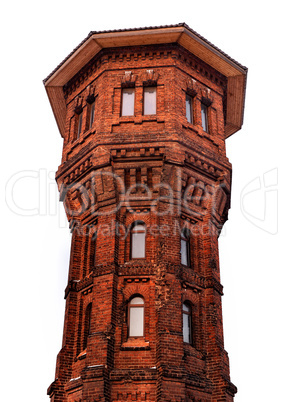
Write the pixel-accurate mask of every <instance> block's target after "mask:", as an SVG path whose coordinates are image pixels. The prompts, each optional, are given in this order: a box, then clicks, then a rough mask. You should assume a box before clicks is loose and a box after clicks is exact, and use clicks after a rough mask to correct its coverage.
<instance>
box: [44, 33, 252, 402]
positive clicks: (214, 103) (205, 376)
mask: <svg viewBox="0 0 283 402" xmlns="http://www.w3.org/2000/svg"><path fill="white" fill-rule="evenodd" d="M160 29H161V31H162V32H163V33H162V35H161V36H154V35H153V34H152V35H151V30H149V32H147V31H146V32H145V31H143V30H141V31H138V33H137V31H135V30H134V31H132V32H131V31H130V32H128V31H125V32H124V33H115V32H114V33H112V36H111V34H110V33H109V34H108V33H105V34H104V33H101V34H97V35H96V34H93V35H94V39H93V40H94V41H95V43H94V42H90V39H87V40H86V42H84V44H83V45H81V46H94V47H93V56H92V57H91V54H92V53H91V52H90V53H89V55H88V59H87V58H86V59H85V62H84V64H83V63H81V62H80V57H86V56H85V54H86V53H84V54H81V55H80V57H79V53H78V52H80V47H78V49H77V50H76V51H75V53H74V54H73V55H72V58H71V59H70V60H68V59H66V61H64V62H63V64H62V65H60V66H59V67H58V70H57V72H56V71H55V72H54V73H52V74H53V75H52V74H51V76H50V77H48V79H47V81H46V82H45V85H46V88H47V90H48V91H49V96H50V100H51V104H52V107H53V110H54V113H55V116H56V118H57V121H58V124H59V127H60V130H61V133H62V135H63V137H64V146H63V155H62V163H61V165H60V166H59V168H58V171H57V175H56V179H57V183H58V188H59V191H60V199H61V201H62V202H63V203H64V206H65V210H66V214H67V218H68V220H69V223H70V229H71V231H72V248H71V258H70V268H69V279H68V284H67V287H66V290H65V298H66V313H65V325H64V335H63V345H62V349H61V351H60V352H59V354H58V358H57V366H56V376H55V378H56V379H55V381H54V382H53V383H52V384H51V385H50V387H49V389H48V394H49V395H50V398H51V401H52V402H83V401H84V402H86V401H87V402H122V401H148V402H190V401H193V402H200V401H201V402H215V401H219V402H220V401H227V402H232V401H233V396H234V394H235V393H236V391H237V389H236V387H235V386H234V385H233V384H232V383H231V382H230V377H229V361H228V355H227V353H226V352H225V350H224V342H223V324H222V309H221V297H222V295H223V288H222V285H221V283H220V273H219V257H218V236H219V233H220V231H221V228H222V226H223V224H224V223H225V221H226V220H227V215H228V209H229V207H230V190H231V165H230V163H229V161H228V159H227V157H226V153H225V137H226V136H227V130H228V132H229V133H231V132H232V131H233V130H234V131H235V127H236V125H235V126H233V124H232V123H231V122H229V123H228V121H227V110H228V111H229V113H230V111H231V102H232V101H231V99H232V98H230V97H229V94H228V93H227V88H228V87H229V88H230V87H231V85H230V78H229V77H230V75H233V74H236V73H237V72H238V73H237V74H239V75H240V74H242V75H243V76H244V75H245V74H246V70H244V68H243V67H240V66H239V65H238V64H236V62H234V61H232V60H231V59H230V58H228V56H225V55H223V53H221V57H220V56H219V59H217V58H216V56H215V54H216V53H217V52H220V51H219V50H218V49H217V51H216V50H215V49H214V50H213V52H212V50H211V49H212V45H211V44H209V43H208V44H207V46H208V48H207V49H205V48H204V50H203V52H202V53H201V52H199V51H198V50H196V49H198V47H197V48H194V46H195V42H194V40H195V39H194V38H195V37H194V36H190V35H191V34H192V33H190V31H189V30H188V27H186V26H183V25H178V26H175V27H170V28H168V27H167V28H166V27H165V28H164V30H162V28H160ZM169 31H170V32H169ZM176 32H179V34H178V35H177V36H176ZM132 34H133V35H132ZM167 34H168V35H169V34H170V35H171V36H170V35H169V36H168V35H167ZM100 35H101V36H100ZM123 35H124V36H123ZM155 35H159V29H157V31H156V32H155ZM164 35H165V36H166V35H167V36H166V38H167V37H168V38H169V37H170V38H171V39H170V40H168V43H165V41H164V38H165V36H164ZM116 36H117V37H116ZM188 37H190V38H191V40H192V42H187V40H188ZM139 38H141V40H140V39H139ZM155 38H159V39H155ZM161 38H163V39H162V40H161ZM173 38H175V39H173ZM192 38H193V39H192ZM200 41H203V38H202V39H200ZM114 44H115V45H114ZM98 46H99V47H98ZM190 46H191V51H190ZM197 46H201V44H200V43H199V44H198V45H197ZM98 49H99V50H98ZM76 52H77V53H76ZM215 52H216V53H215ZM200 54H202V55H203V59H201V58H200V57H199V55H200ZM197 55H198V56H197ZM217 57H218V56H217ZM76 60H77V61H76ZM221 63H222V64H221ZM225 63H226V64H225ZM78 65H80V68H79V69H78V68H77V66H78ZM218 66H219V68H218ZM238 70H239V71H238ZM71 71H72V73H71ZM229 74H230V75H229ZM66 77H68V79H67V78H66ZM54 88H57V89H56V90H55V89H54ZM59 88H60V89H59ZM125 88H132V89H133V90H132V89H131V90H129V91H128V92H127V93H126V95H127V96H129V99H128V101H129V102H133V104H132V108H133V109H131V110H134V113H133V114H132V115H129V116H127V115H123V116H122V115H121V114H122V113H121V110H122V109H121V108H122V93H123V91H125V90H124V89H125ZM145 88H150V90H148V93H149V95H148V96H149V99H150V102H152V103H154V107H153V109H152V110H153V111H154V112H153V114H151V115H148V114H146V115H145V114H144V102H145ZM233 90H234V89H233V88H230V91H231V93H232V92H233ZM56 91H57V92H56ZM150 91H151V92H150ZM237 91H238V92H237V93H241V88H240V87H237ZM55 93H57V95H56V96H55V97H54V96H53V94H55ZM62 93H63V95H64V96H63V98H62ZM187 95H189V97H190V99H191V100H190V101H191V102H192V104H191V105H190V106H191V107H192V113H193V120H192V122H189V121H188V120H187V117H186V99H187V97H186V96H187ZM237 96H239V95H237ZM62 99H63V100H62ZM235 99H236V97H235ZM155 103H156V104H155ZM202 104H204V105H205V107H206V108H205V109H202ZM203 110H205V112H204V111H203ZM235 110H236V109H235ZM237 110H238V109H237ZM203 113H207V115H206V119H207V122H208V126H207V127H204V126H203ZM123 114H124V113H123ZM63 115H64V118H65V125H64V127H65V130H62V123H60V122H62V116H63ZM239 118H240V117H239V116H236V117H235V118H234V120H233V119H232V118H231V121H232V120H233V121H236V120H237V121H239ZM228 126H229V127H228ZM227 127H228V129H227ZM183 229H184V230H186V231H187V232H186V233H188V237H187V238H186V239H185V240H184V239H183V240H182V238H181V233H182V230H183ZM184 256H186V257H184ZM188 261H189V262H188ZM131 301H133V302H131ZM131 303H132V304H131ZM182 306H190V310H189V311H190V313H189V318H188V314H187V315H185V316H184V314H183V313H182V309H183V307H182ZM184 308H185V307H184ZM129 328H132V330H129ZM131 331H132V332H131ZM186 331H187V332H189V334H190V342H188V341H186V339H187V338H186V336H185V333H186ZM132 333H133V334H134V335H132Z"/></svg>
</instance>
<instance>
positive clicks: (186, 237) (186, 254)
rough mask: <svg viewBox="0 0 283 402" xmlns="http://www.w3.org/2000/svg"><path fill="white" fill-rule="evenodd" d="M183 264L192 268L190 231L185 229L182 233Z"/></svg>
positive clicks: (181, 251)
mask: <svg viewBox="0 0 283 402" xmlns="http://www.w3.org/2000/svg"><path fill="white" fill-rule="evenodd" d="M180 254H181V264H183V265H186V266H187V267H190V266H191V256H190V254H191V250H190V231H189V230H188V229H183V230H182V233H181V250H180Z"/></svg>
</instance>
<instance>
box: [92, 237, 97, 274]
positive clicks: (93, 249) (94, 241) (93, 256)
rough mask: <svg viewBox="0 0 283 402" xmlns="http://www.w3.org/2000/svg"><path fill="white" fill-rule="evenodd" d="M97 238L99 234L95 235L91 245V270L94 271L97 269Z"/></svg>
mask: <svg viewBox="0 0 283 402" xmlns="http://www.w3.org/2000/svg"><path fill="white" fill-rule="evenodd" d="M96 238H97V232H95V233H94V234H93V236H92V238H91V243H90V269H93V268H94V267H95V254H96Z"/></svg>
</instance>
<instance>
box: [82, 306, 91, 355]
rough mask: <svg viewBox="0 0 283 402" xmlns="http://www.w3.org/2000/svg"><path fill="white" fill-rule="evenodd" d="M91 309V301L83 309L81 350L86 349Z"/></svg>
mask: <svg viewBox="0 0 283 402" xmlns="http://www.w3.org/2000/svg"><path fill="white" fill-rule="evenodd" d="M91 309H92V303H89V304H88V305H87V307H86V309H85V320H84V333H83V350H84V349H86V347H87V339H88V336H89V334H90V320H91Z"/></svg>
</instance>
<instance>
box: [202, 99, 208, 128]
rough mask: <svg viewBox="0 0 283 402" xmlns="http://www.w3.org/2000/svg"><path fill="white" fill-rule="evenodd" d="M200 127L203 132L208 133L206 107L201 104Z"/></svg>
mask: <svg viewBox="0 0 283 402" xmlns="http://www.w3.org/2000/svg"><path fill="white" fill-rule="evenodd" d="M201 125H202V128H203V130H204V131H206V132H207V133H208V118H207V106H206V105H205V104H204V103H202V104H201Z"/></svg>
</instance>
